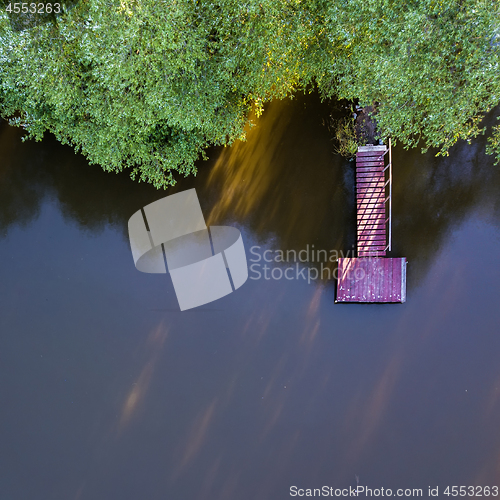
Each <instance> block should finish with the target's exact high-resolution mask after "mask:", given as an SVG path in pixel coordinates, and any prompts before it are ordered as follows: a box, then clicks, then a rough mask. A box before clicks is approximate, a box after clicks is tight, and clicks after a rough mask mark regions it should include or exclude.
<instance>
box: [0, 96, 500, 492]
mask: <svg viewBox="0 0 500 500" xmlns="http://www.w3.org/2000/svg"><path fill="white" fill-rule="evenodd" d="M327 116H328V107H327V106H325V105H321V104H320V103H319V101H318V100H317V98H316V97H315V96H307V97H299V98H297V99H296V100H294V101H287V102H282V103H279V102H277V103H273V104H271V105H270V106H269V107H268V109H267V111H266V113H265V114H264V116H263V117H262V118H261V119H260V121H259V122H258V126H257V127H255V128H254V129H252V130H251V131H250V133H249V140H248V142H246V143H240V144H237V145H235V146H234V147H232V148H230V149H229V148H228V149H219V150H213V151H211V157H212V159H211V160H210V161H209V162H207V163H204V164H200V170H199V174H198V176H197V177H196V178H188V179H182V180H180V181H179V183H178V185H177V186H176V187H175V189H172V190H170V191H169V192H168V193H165V192H158V191H156V190H155V189H154V188H152V187H150V186H147V185H139V184H135V183H133V182H132V181H130V180H129V179H128V177H127V175H126V174H123V175H115V174H105V173H103V172H102V171H101V170H100V169H99V167H96V166H88V165H87V164H86V162H85V160H84V159H83V158H82V157H80V156H77V155H75V154H74V153H73V152H72V150H71V149H69V148H67V147H64V146H61V145H59V144H57V143H56V142H55V141H54V140H53V139H52V138H49V137H48V138H47V139H45V140H44V141H43V142H41V143H34V142H26V143H22V142H21V140H20V137H21V135H22V134H21V132H20V131H19V130H17V129H13V128H9V127H7V126H6V125H5V124H3V125H2V126H1V128H0V234H1V236H0V259H1V260H0V380H1V382H2V383H1V385H0V499H1V500H18V499H23V500H24V499H29V500H31V499H33V500H45V499H47V500H59V499H67V500H101V499H102V500H108V499H120V500H129V499H130V500H132V499H133V500H135V499H162V500H164V499H176V500H191V499H193V500H195V499H207V500H212V499H213V500H226V499H231V500H232V499H238V500H250V499H252V500H254V499H255V500H278V499H286V498H291V497H290V490H289V488H290V487H291V486H292V485H296V486H297V487H300V488H321V487H322V486H324V485H326V486H331V487H334V488H348V487H349V486H355V485H356V476H358V478H359V484H360V485H366V486H368V487H371V488H381V487H384V488H391V489H393V491H394V492H395V491H396V489H397V488H422V489H423V490H424V496H425V497H426V496H427V489H428V487H429V486H432V487H435V486H438V485H439V487H440V497H441V498H446V497H444V496H443V495H442V491H443V489H444V488H445V487H446V486H447V485H466V486H468V485H489V486H492V485H500V363H499V361H498V360H499V354H500V335H499V330H500V329H499V320H500V306H499V298H500V293H499V292H500V264H499V261H498V256H499V253H500V196H499V195H500V169H499V168H498V167H494V166H493V161H492V159H491V158H490V157H488V156H485V155H484V144H485V138H484V137H480V138H479V139H478V140H477V141H474V142H473V144H472V145H470V146H469V145H466V144H461V145H459V146H457V147H456V148H455V149H453V151H452V152H451V154H450V156H449V157H447V158H435V157H434V156H433V154H432V153H428V154H426V155H421V154H420V152H419V151H410V152H408V151H405V150H403V149H402V148H399V147H396V148H395V150H394V155H393V159H394V165H395V170H394V178H395V185H394V204H393V214H394V232H393V242H394V245H393V250H394V251H393V255H394V256H406V257H407V258H408V260H409V264H408V301H407V303H406V304H403V305H336V304H334V282H333V281H332V280H328V279H324V280H315V281H314V280H313V281H311V282H310V283H308V282H307V279H303V278H301V277H300V276H299V277H298V279H292V280H286V279H281V280H275V279H269V280H266V279H264V278H262V279H259V280H256V279H249V280H248V281H247V283H246V284H245V285H244V286H243V287H241V288H240V289H239V290H237V291H236V292H235V293H233V294H231V295H228V296H227V297H224V298H222V299H220V300H218V301H216V302H213V303H210V304H207V305H205V306H202V307H200V308H197V309H193V310H190V311H184V312H180V311H179V308H178V304H177V300H176V297H175V294H174V290H173V286H172V283H171V281H170V278H169V276H165V275H148V274H142V273H139V272H138V271H136V269H135V268H134V265H133V261H132V256H131V253H130V247H129V243H128V238H127V221H128V218H129V217H130V216H131V215H132V214H133V213H134V212H135V211H137V210H138V209H139V208H141V207H142V206H144V205H146V204H148V203H150V202H152V201H154V200H157V199H160V198H162V197H163V196H165V195H166V194H170V193H174V192H178V191H182V190H185V189H188V188H192V187H195V188H196V189H197V192H198V196H199V198H200V202H201V206H202V209H203V211H204V213H205V216H206V219H207V223H208V224H230V225H234V226H237V227H238V228H240V230H241V231H242V233H243V238H244V243H245V246H246V249H247V256H248V257H249V258H253V255H252V254H251V253H250V252H249V249H250V248H251V247H252V246H260V249H259V250H256V249H255V248H254V252H257V253H260V254H262V253H263V252H264V251H265V250H271V251H272V252H271V253H268V255H276V251H277V250H285V251H286V250H296V251H300V250H301V249H306V248H307V247H308V246H309V248H312V245H314V247H315V249H326V250H329V251H330V250H335V251H340V250H342V251H344V252H345V251H348V250H349V249H352V244H353V243H354V237H355V226H354V224H355V212H354V210H355V208H354V203H353V201H354V191H353V172H352V166H351V165H350V164H349V162H346V161H344V160H343V159H341V158H338V157H335V156H334V155H333V154H332V145H331V142H330V140H329V134H328V131H327V129H326V127H324V126H323V125H322V121H323V120H325V119H326V118H327ZM486 119H487V121H489V122H493V120H494V116H488V117H487V118H486ZM261 263H262V262H261ZM271 265H272V266H273V267H274V266H276V267H279V266H281V267H280V269H282V270H283V269H284V268H285V267H286V266H287V265H292V264H283V263H276V264H271ZM293 265H294V264H293ZM318 265H319V264H318V263H311V264H309V265H308V267H306V269H311V270H313V269H318ZM327 266H330V267H331V265H330V264H327ZM300 269H303V267H300ZM278 274H279V273H278V272H276V274H275V275H278ZM250 276H251V277H252V276H253V277H255V274H253V275H252V273H251V274H250Z"/></svg>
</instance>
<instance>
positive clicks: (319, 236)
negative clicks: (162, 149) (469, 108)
mask: <svg viewBox="0 0 500 500" xmlns="http://www.w3.org/2000/svg"><path fill="white" fill-rule="evenodd" d="M328 113H329V107H328V105H326V104H321V103H320V102H319V100H318V97H317V96H315V95H308V96H298V97H297V98H296V99H295V100H293V101H289V100H288V101H281V102H272V103H271V104H269V105H268V106H267V109H266V112H265V113H264V115H263V117H262V118H261V119H259V120H258V121H257V126H256V127H254V128H252V129H250V130H249V131H248V140H247V141H246V142H237V143H236V144H235V145H234V146H233V147H231V148H222V149H220V148H219V149H213V150H211V151H210V156H211V157H212V160H210V161H209V162H205V163H200V166H199V174H198V176H197V177H196V178H193V177H191V178H187V179H180V180H179V183H178V185H177V186H176V187H175V188H171V189H169V190H168V191H167V192H159V191H156V190H155V189H153V188H152V187H151V186H148V185H144V184H136V183H133V182H131V181H130V180H129V178H128V176H127V174H126V173H124V174H118V175H112V174H106V173H104V172H102V171H100V169H99V167H97V166H89V165H87V164H86V162H85V161H84V159H83V158H82V157H81V156H79V155H75V154H74V153H73V152H72V151H71V149H70V148H68V147H64V146H61V145H59V144H57V143H56V142H55V141H54V139H53V138H51V137H47V138H46V139H44V141H43V142H41V143H34V142H27V143H25V144H21V142H20V137H21V135H22V133H21V132H20V131H19V130H16V129H13V128H10V127H8V126H7V125H6V124H5V123H2V124H1V126H0V151H2V161H1V164H0V179H1V182H0V200H1V201H0V234H6V232H7V231H8V229H9V228H10V227H12V226H13V225H26V224H27V223H29V221H31V220H33V219H34V218H35V217H37V215H38V213H39V207H40V204H41V202H42V200H43V199H44V198H46V197H50V198H54V199H56V200H57V201H58V203H59V205H60V207H61V211H62V213H63V214H64V216H65V217H66V218H67V219H69V220H71V221H74V222H75V223H77V224H78V225H79V226H80V227H81V228H84V229H87V230H89V231H92V232H95V231H100V230H102V229H103V228H104V227H105V226H106V225H110V224H111V225H116V226H118V227H119V228H120V230H123V233H124V237H125V236H126V235H125V231H126V229H125V228H126V221H127V220H128V218H129V217H130V215H131V214H132V213H134V211H136V210H137V209H139V208H141V207H142V206H144V205H146V204H148V203H150V202H152V201H154V200H156V199H159V198H161V197H163V196H165V195H166V194H170V193H174V192H178V191H180V190H184V189H188V188H191V187H195V188H196V189H197V192H198V194H199V197H200V201H201V203H202V208H203V210H204V212H205V213H206V214H209V216H208V218H207V219H208V221H207V222H208V223H209V224H214V225H216V224H220V225H222V224H225V223H235V224H238V225H240V226H242V227H246V228H247V229H248V230H249V231H250V232H251V234H252V236H253V238H255V239H256V241H257V242H258V243H259V244H266V245H268V246H271V248H273V249H274V250H278V249H280V250H284V251H286V250H295V251H297V252H298V251H300V250H302V249H305V248H306V247H307V246H309V247H310V248H311V247H312V245H314V246H315V248H316V249H317V250H320V249H326V250H336V251H344V252H347V251H349V250H351V251H352V249H353V245H354V242H355V206H354V176H353V164H352V163H349V162H347V161H345V160H343V159H342V158H340V157H338V156H335V155H333V154H332V148H331V143H330V138H329V132H328V130H327V128H326V127H325V126H324V125H323V123H324V122H325V121H327V118H328ZM494 119H495V113H491V114H490V115H489V116H488V117H487V118H486V121H488V122H490V123H492V122H493V121H494ZM485 142H486V137H483V136H481V137H479V138H478V139H476V140H475V141H473V142H472V144H471V145H467V144H460V145H458V146H456V147H455V148H454V149H453V150H452V151H451V153H450V156H449V157H446V158H442V157H440V158H436V157H435V156H434V154H433V152H429V153H427V154H426V155H421V154H420V152H419V151H416V150H411V151H405V150H403V149H402V148H400V147H398V148H396V149H395V150H394V155H393V159H394V203H393V218H394V219H393V220H394V222H393V252H392V254H393V256H401V255H404V256H406V257H407V258H408V259H409V262H410V267H409V273H410V277H409V287H410V288H412V287H414V286H416V285H417V284H418V283H419V282H420V280H421V279H423V277H424V276H425V275H426V272H427V270H428V267H429V265H430V264H431V262H432V259H433V256H434V255H436V254H437V253H438V252H439V249H440V247H441V245H442V244H443V242H444V241H445V240H446V238H447V237H448V235H449V234H450V232H451V231H452V230H453V228H454V227H456V226H457V225H458V224H459V223H460V222H461V221H463V220H464V217H466V215H467V214H468V213H470V212H471V211H473V210H478V209H480V210H483V211H488V212H489V213H491V216H492V217H493V218H494V219H495V220H497V221H499V220H500V201H499V199H498V196H497V194H496V193H497V192H498V189H499V188H500V171H499V169H498V168H495V167H493V160H492V158H491V157H489V156H486V155H484V146H485ZM497 223H498V222H497ZM276 265H279V264H276ZM308 265H310V266H313V267H314V266H316V267H318V268H319V263H318V264H315V263H310V264H308ZM333 266H334V263H332V262H329V261H328V262H325V263H324V267H328V268H329V269H330V270H332V269H333ZM326 275H327V274H326V273H325V274H324V276H326Z"/></svg>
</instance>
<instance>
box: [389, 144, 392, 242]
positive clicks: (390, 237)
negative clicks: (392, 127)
mask: <svg viewBox="0 0 500 500" xmlns="http://www.w3.org/2000/svg"><path fill="white" fill-rule="evenodd" d="M389 181H390V182H389V252H390V251H391V244H392V149H391V138H390V137H389Z"/></svg>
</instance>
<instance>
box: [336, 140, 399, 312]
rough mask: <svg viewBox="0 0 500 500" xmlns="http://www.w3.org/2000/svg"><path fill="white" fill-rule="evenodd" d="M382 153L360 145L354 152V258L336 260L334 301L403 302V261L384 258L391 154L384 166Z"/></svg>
mask: <svg viewBox="0 0 500 500" xmlns="http://www.w3.org/2000/svg"><path fill="white" fill-rule="evenodd" d="M389 144H390V143H389ZM386 153H387V147H386V146H360V147H359V148H358V152H357V153H356V209H357V214H356V219H357V220H356V222H357V248H358V258H342V259H339V260H338V271H337V272H338V280H337V298H336V300H335V302H405V301H406V258H404V257H403V258H386V253H387V250H390V249H391V244H390V238H391V235H390V231H389V235H388V234H387V223H388V222H389V225H390V224H391V221H390V217H391V214H390V210H389V214H387V213H386V202H387V201H389V203H392V200H391V197H392V189H391V183H392V165H391V164H390V162H391V153H390V152H389V165H387V166H385V154H386ZM387 169H389V178H388V179H387V180H386V170H387ZM387 185H389V195H388V196H386V187H387ZM388 236H389V241H388Z"/></svg>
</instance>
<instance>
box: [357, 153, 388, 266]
mask: <svg viewBox="0 0 500 500" xmlns="http://www.w3.org/2000/svg"><path fill="white" fill-rule="evenodd" d="M386 152H387V147H386V146H360V147H359V148H358V152H357V153H356V204H357V227H358V231H357V234H358V237H357V244H358V245H357V246H358V257H385V254H386V247H387V231H386V225H387V224H386V214H385V172H384V155H385V153H386Z"/></svg>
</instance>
